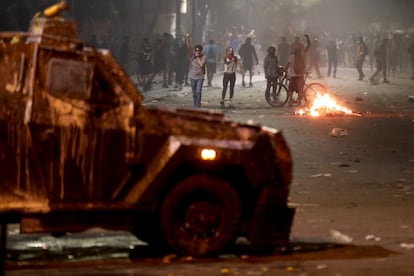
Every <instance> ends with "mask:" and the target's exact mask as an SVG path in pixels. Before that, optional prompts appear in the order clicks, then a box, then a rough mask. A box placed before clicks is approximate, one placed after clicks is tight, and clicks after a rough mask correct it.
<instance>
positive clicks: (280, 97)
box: [265, 82, 288, 107]
mask: <svg viewBox="0 0 414 276" xmlns="http://www.w3.org/2000/svg"><path fill="white" fill-rule="evenodd" d="M265 98H266V102H267V103H268V104H270V105H271V106H274V107H281V106H283V105H285V104H286V103H287V101H288V90H287V87H286V86H285V85H284V84H282V83H279V82H278V83H276V87H275V89H273V87H270V89H266V91H265Z"/></svg>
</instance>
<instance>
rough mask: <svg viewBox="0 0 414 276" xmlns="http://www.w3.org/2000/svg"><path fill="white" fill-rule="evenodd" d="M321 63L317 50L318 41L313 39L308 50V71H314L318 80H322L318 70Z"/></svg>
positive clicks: (318, 50)
mask: <svg viewBox="0 0 414 276" xmlns="http://www.w3.org/2000/svg"><path fill="white" fill-rule="evenodd" d="M320 63H321V53H320V49H319V39H318V38H315V39H314V40H313V42H312V45H311V47H310V49H309V70H312V68H314V69H315V72H316V75H317V76H318V78H322V75H321V70H320V69H319V67H320Z"/></svg>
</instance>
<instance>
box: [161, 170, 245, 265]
mask: <svg viewBox="0 0 414 276" xmlns="http://www.w3.org/2000/svg"><path fill="white" fill-rule="evenodd" d="M241 212H242V211H241V201H240V198H239V195H238V193H237V191H236V190H235V189H234V188H233V187H232V186H231V185H230V184H229V183H228V182H226V181H224V180H222V179H219V178H215V177H211V176H208V175H193V176H189V177H187V178H185V179H184V180H182V181H181V182H179V183H178V184H177V185H176V186H174V187H173V188H172V189H171V191H170V192H169V193H168V194H167V195H166V197H165V199H164V202H163V203H162V205H161V209H160V225H161V231H162V232H163V234H164V238H165V240H166V241H167V243H168V244H169V245H170V246H171V247H172V248H173V249H174V250H175V251H176V252H177V253H179V254H182V255H186V256H194V257H203V256H210V255H212V254H215V253H218V252H220V251H222V250H223V249H225V248H226V247H228V246H229V245H230V244H231V243H233V242H234V241H235V239H236V238H237V234H238V232H239V227H240V220H241Z"/></svg>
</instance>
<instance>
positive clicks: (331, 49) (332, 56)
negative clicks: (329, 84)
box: [326, 39, 338, 78]
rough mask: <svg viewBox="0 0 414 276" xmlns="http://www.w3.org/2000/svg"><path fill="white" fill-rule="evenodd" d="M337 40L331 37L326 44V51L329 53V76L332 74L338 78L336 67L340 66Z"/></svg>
mask: <svg viewBox="0 0 414 276" xmlns="http://www.w3.org/2000/svg"><path fill="white" fill-rule="evenodd" d="M336 50H337V47H336V41H335V40H334V39H331V40H330V41H329V42H328V45H326V52H327V54H328V77H330V76H331V73H332V77H333V78H336V68H337V66H338V55H337V51H336Z"/></svg>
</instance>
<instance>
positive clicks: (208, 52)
mask: <svg viewBox="0 0 414 276" xmlns="http://www.w3.org/2000/svg"><path fill="white" fill-rule="evenodd" d="M204 55H205V56H206V67H207V85H208V86H211V82H212V80H213V77H214V74H215V73H216V69H217V57H218V46H217V45H216V44H215V43H214V40H213V39H210V40H209V41H208V44H207V45H206V47H204Z"/></svg>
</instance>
